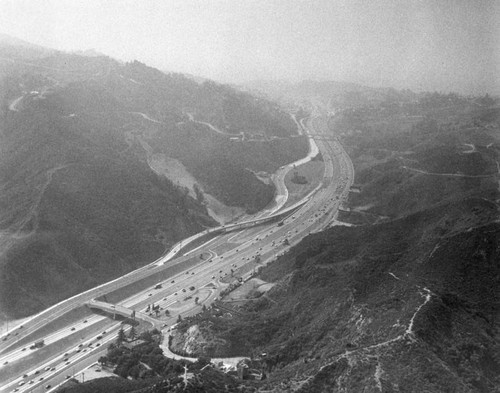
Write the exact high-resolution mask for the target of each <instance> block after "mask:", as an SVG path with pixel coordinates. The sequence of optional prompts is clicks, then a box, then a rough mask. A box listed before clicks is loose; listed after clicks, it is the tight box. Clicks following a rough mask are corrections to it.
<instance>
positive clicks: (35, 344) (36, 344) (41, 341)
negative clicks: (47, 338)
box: [30, 340, 45, 349]
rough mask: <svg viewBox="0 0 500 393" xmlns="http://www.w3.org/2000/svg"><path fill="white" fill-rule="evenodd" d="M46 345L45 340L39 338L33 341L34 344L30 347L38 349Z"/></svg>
mask: <svg viewBox="0 0 500 393" xmlns="http://www.w3.org/2000/svg"><path fill="white" fill-rule="evenodd" d="M44 345H45V342H44V341H43V340H38V341H35V342H34V343H33V345H32V346H31V347H30V349H38V348H42V347H43V346H44Z"/></svg>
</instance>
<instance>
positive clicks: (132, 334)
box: [128, 326, 137, 341]
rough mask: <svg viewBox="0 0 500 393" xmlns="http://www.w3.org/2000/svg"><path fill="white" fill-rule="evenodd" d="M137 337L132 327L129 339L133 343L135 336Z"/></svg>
mask: <svg viewBox="0 0 500 393" xmlns="http://www.w3.org/2000/svg"><path fill="white" fill-rule="evenodd" d="M136 335H137V333H136V331H135V328H134V327H133V326H132V328H131V329H130V332H128V337H129V338H130V339H131V340H132V341H133V340H134V339H135V336H136Z"/></svg>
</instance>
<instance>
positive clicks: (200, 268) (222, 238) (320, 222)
mask: <svg viewBox="0 0 500 393" xmlns="http://www.w3.org/2000/svg"><path fill="white" fill-rule="evenodd" d="M325 127H326V126H325V123H324V122H322V121H321V117H320V116H319V115H314V116H313V117H312V118H311V119H309V121H308V122H307V132H308V133H309V134H312V135H314V134H316V135H321V134H323V133H325V132H327V130H326V129H325ZM316 143H317V146H318V149H319V150H320V151H321V153H322V155H323V158H324V163H325V173H324V179H323V185H322V187H320V188H319V189H318V190H317V192H316V193H315V194H314V195H312V196H310V197H309V200H308V202H307V203H306V204H305V205H304V206H302V207H301V208H300V209H299V210H297V211H296V212H295V213H293V214H291V215H290V216H289V217H288V218H286V219H284V220H283V221H282V222H283V225H281V226H278V224H276V223H272V224H264V225H262V226H260V227H254V228H248V229H245V230H243V231H241V232H239V233H225V234H221V235H219V236H218V237H217V238H215V239H213V240H211V241H209V242H208V243H207V244H206V245H202V246H200V247H198V249H197V250H196V251H195V252H191V253H190V254H189V255H186V256H182V257H178V258H175V259H173V260H171V261H169V262H168V263H167V264H165V265H161V266H157V265H153V264H150V265H147V266H144V267H143V268H140V269H138V270H136V271H134V272H131V273H129V274H127V275H125V276H123V277H120V278H118V279H116V280H113V281H111V282H109V283H105V284H103V285H101V286H99V287H97V288H93V289H91V290H89V291H86V292H83V293H81V294H78V295H76V296H74V297H72V298H70V299H67V300H65V301H63V302H61V303H59V304H58V305H55V306H53V307H51V308H50V309H49V310H48V311H47V310H46V311H45V312H42V313H41V314H38V315H36V316H34V317H33V318H32V319H31V320H29V321H27V322H25V323H24V327H23V328H21V329H17V330H16V333H18V336H13V334H11V335H10V336H9V337H8V338H7V339H6V341H0V359H1V360H2V362H1V363H0V386H1V387H0V392H2V393H3V392H8V391H13V390H14V389H16V388H17V389H18V391H30V390H32V389H33V388H35V387H37V386H42V385H41V384H42V383H43V384H45V386H47V385H51V388H48V389H46V390H45V389H43V390H44V391H51V389H53V387H54V386H56V385H57V383H59V382H61V378H65V375H68V374H71V373H70V371H72V370H73V369H76V370H77V371H78V370H79V369H81V368H82V367H83V366H84V364H87V363H86V362H84V361H83V360H85V359H89V358H90V357H95V356H94V355H95V353H97V352H99V353H100V352H101V351H102V349H101V346H95V344H96V340H97V339H96V333H95V329H94V331H91V330H90V327H91V326H99V328H100V326H102V325H103V324H104V326H106V328H105V330H106V331H107V333H108V336H107V338H105V339H104V338H101V339H100V340H101V341H100V342H101V343H104V342H106V340H108V341H111V340H113V339H114V337H115V334H116V331H117V329H118V324H117V322H116V321H113V320H111V319H103V318H104V317H101V316H92V317H88V318H86V320H87V322H83V321H78V322H77V323H74V324H73V325H74V326H73V325H71V327H70V326H63V327H61V328H60V329H57V331H55V332H54V333H52V334H49V335H47V336H46V337H45V342H46V347H45V348H46V351H47V353H49V355H47V357H46V358H45V363H44V362H41V363H40V364H36V367H35V368H33V366H32V360H33V356H32V355H33V354H32V353H30V352H31V350H29V349H27V350H24V351H23V350H22V346H21V345H19V344H18V343H19V340H20V339H21V338H23V337H27V336H29V334H31V333H33V332H36V331H37V330H38V329H40V328H41V327H43V326H45V324H46V323H47V322H48V321H50V320H54V319H55V318H57V317H59V316H62V315H64V314H66V313H67V312H68V311H70V310H72V309H74V308H76V307H80V306H81V305H82V304H84V303H87V302H90V301H91V300H92V299H94V298H97V297H99V296H101V295H105V294H109V293H110V292H112V291H114V290H117V289H119V288H123V287H124V286H126V285H128V284H131V283H137V282H138V281H139V280H141V279H145V280H147V279H148V277H149V281H150V284H149V285H147V286H146V287H144V284H142V285H143V286H142V288H143V289H142V290H141V288H140V287H139V285H138V287H137V290H136V293H135V294H134V295H131V296H129V297H128V298H126V299H123V300H121V301H119V302H118V303H117V305H119V306H122V307H127V309H130V310H132V309H133V310H136V312H141V313H145V310H146V308H147V306H148V305H149V304H152V303H154V304H158V305H160V307H161V308H162V310H161V312H162V313H163V316H162V315H161V314H160V318H159V319H160V321H161V322H162V323H163V324H165V325H171V324H173V323H175V320H176V319H177V317H178V315H182V316H187V315H192V314H194V313H196V312H198V311H199V310H200V308H201V307H202V304H206V305H209V304H210V303H211V302H213V301H214V300H215V299H216V298H217V297H219V294H220V291H221V290H223V289H224V288H226V287H227V286H228V283H229V282H230V281H231V280H235V279H236V278H235V277H243V278H244V279H246V278H248V277H249V276H250V275H251V274H252V272H253V270H255V268H257V267H259V266H260V265H262V264H265V263H268V262H269V261H272V260H274V259H275V258H276V256H277V255H279V254H282V253H283V252H285V251H286V250H287V249H288V248H289V247H290V246H291V245H294V244H296V243H298V242H299V241H300V240H301V239H302V238H303V237H304V236H306V235H307V234H308V233H311V232H316V231H319V230H321V229H323V228H325V227H327V226H329V225H330V224H331V221H332V219H334V218H335V216H336V213H337V210H338V207H339V206H340V205H341V204H342V202H343V201H344V200H345V199H346V198H347V195H348V192H349V188H350V186H351V185H352V183H353V179H354V171H353V168H352V163H351V161H350V159H349V157H348V156H347V154H346V152H345V151H344V149H343V148H342V146H340V144H339V143H338V142H337V141H335V140H317V141H316ZM285 239H288V242H289V244H290V245H288V246H287V245H285V244H284V243H283V242H284V240H285ZM203 254H210V255H212V257H211V258H210V259H203V258H200V255H203ZM257 255H259V258H260V261H259V262H258V263H256V262H255V257H256V256H257ZM231 269H232V272H231ZM232 276H234V277H232ZM156 277H158V281H156V282H153V283H151V280H155V278H156ZM144 282H146V281H144ZM157 284H161V288H159V289H155V287H156V285H157ZM193 287H194V288H193ZM196 297H198V298H199V300H198V304H195V302H194V299H195V298H196ZM165 309H168V310H169V311H170V316H168V317H167V316H165V314H164V310H165ZM84 326H85V327H84ZM72 327H74V328H75V329H77V330H76V331H78V332H80V333H81V334H78V335H76V336H77V337H73V336H72V335H71V332H72V330H71V328H72ZM96 329H97V328H96ZM81 335H83V337H84V338H80V336H81ZM72 337H73V338H72ZM108 337H109V338H108ZM82 340H84V341H85V342H87V341H89V342H93V343H94V345H93V347H92V348H87V351H86V352H85V353H84V354H85V355H79V356H81V358H80V357H77V356H75V357H74V358H73V359H76V360H78V362H77V363H76V362H74V360H71V362H70V363H67V362H68V361H64V358H62V357H61V354H63V353H70V352H69V351H77V349H76V347H75V344H78V345H80V344H82ZM92 340H93V341H92ZM62 342H67V344H65V345H62V344H61V343H62ZM27 351H29V352H27ZM35 351H40V350H35ZM23 353H28V355H29V356H28V355H23ZM47 359H49V361H47ZM28 360H31V361H28ZM4 362H8V363H7V364H6V365H4ZM45 364H47V365H46V366H45ZM42 366H43V367H42ZM49 366H50V369H49V370H47V371H44V373H45V374H43V375H40V377H41V376H43V378H44V379H43V380H42V381H39V380H38V379H39V378H40V377H39V376H38V375H37V378H38V379H37V381H36V384H35V382H33V384H29V381H28V379H27V378H23V377H22V376H23V374H28V375H33V373H34V372H35V370H40V368H42V369H45V368H46V367H49ZM54 367H55V372H54V371H50V370H51V369H52V368H54ZM2 368H4V369H5V370H3V371H6V372H7V371H9V372H7V373H5V372H2ZM7 368H8V369H7ZM6 374H7V375H6ZM2 378H3V380H2ZM24 381H27V382H28V383H25V384H23V385H22V386H18V385H19V383H20V382H24ZM57 381H59V382H57ZM39 389H40V391H42V388H39Z"/></svg>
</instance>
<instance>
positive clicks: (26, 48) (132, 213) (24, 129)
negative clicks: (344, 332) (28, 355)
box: [0, 40, 307, 317]
mask: <svg viewBox="0 0 500 393" xmlns="http://www.w3.org/2000/svg"><path fill="white" fill-rule="evenodd" d="M21 44H22V43H21ZM0 130H1V135H0V138H1V144H0V149H1V154H0V187H2V190H3V192H2V193H1V195H0V230H1V233H2V237H1V239H0V242H1V244H2V245H3V247H2V253H1V255H0V312H3V313H5V314H6V315H8V316H13V317H21V316H26V315H29V314H31V313H33V312H35V311H38V310H40V309H42V308H45V307H47V306H49V305H50V304H52V303H54V302H55V301H57V300H60V299H62V298H65V297H67V296H70V295H72V294H75V293H78V292H80V291H81V290H83V289H85V288H89V287H91V286H94V285H96V284H98V283H101V282H103V281H104V280H108V279H111V278H113V277H117V276H119V275H122V274H124V273H126V272H128V271H130V270H132V269H134V268H137V267H139V266H141V265H143V264H144V263H146V262H151V261H153V260H154V259H156V258H157V257H158V256H160V255H161V254H162V253H163V252H165V250H167V249H168V248H169V247H170V246H171V245H172V244H174V243H175V242H176V241H178V240H180V239H182V238H184V237H187V236H189V235H191V234H193V233H195V232H198V231H200V230H202V229H203V228H205V227H207V226H212V225H216V222H215V221H214V220H213V219H212V217H211V216H210V214H209V211H207V206H208V203H209V202H210V201H213V200H216V201H218V202H217V203H219V205H220V206H223V207H224V206H228V207H229V208H233V207H234V208H238V209H240V211H242V212H245V211H247V212H253V211H257V210H259V209H261V208H263V207H264V206H266V205H267V204H268V203H270V202H271V201H272V199H273V196H274V187H273V186H272V185H270V184H266V183H263V182H262V181H261V180H259V179H258V178H257V177H256V176H255V174H254V173H255V172H257V171H264V172H273V171H274V170H276V169H277V168H279V167H280V166H281V165H284V164H285V163H288V162H291V161H293V160H296V159H298V158H301V157H302V156H304V155H305V154H306V153H307V140H306V139H305V138H299V137H296V136H297V134H296V126H295V124H294V122H293V121H292V119H291V118H290V117H289V116H288V115H287V114H286V113H284V112H283V111H282V110H281V109H280V108H279V107H278V106H277V105H276V104H274V103H272V102H270V101H266V100H262V99H255V98H254V97H252V96H250V95H249V94H246V93H241V92H238V91H236V90H234V89H231V88H229V87H227V86H222V85H218V84H216V83H214V82H205V83H203V84H201V85H200V84H198V83H196V82H194V81H192V80H190V79H188V78H186V77H184V76H182V75H179V74H170V75H167V74H164V73H162V72H160V71H158V70H156V69H154V68H151V67H148V66H146V65H145V64H142V63H139V62H132V63H127V64H122V63H120V62H118V61H115V60H113V59H111V58H109V57H107V56H101V55H99V54H97V53H93V54H92V56H87V55H79V54H75V53H64V52H58V51H51V50H45V49H43V48H42V49H40V48H38V47H36V46H31V45H24V44H22V45H17V44H16V41H15V40H14V41H12V40H10V41H9V44H8V45H4V46H2V45H1V44H0ZM168 162H176V163H177V166H178V167H179V168H184V169H183V170H184V171H185V173H184V174H183V175H182V176H188V177H189V178H190V179H191V178H193V179H194V182H195V184H196V186H197V188H196V187H193V186H192V187H191V188H186V187H187V186H186V183H185V182H184V179H183V178H180V177H176V176H178V174H175V175H172V174H169V172H168V169H169V168H168V165H166V167H165V164H164V163H168ZM196 190H197V192H195V191H196ZM207 200H209V202H207ZM0 315H1V314H0Z"/></svg>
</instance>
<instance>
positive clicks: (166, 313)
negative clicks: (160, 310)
mask: <svg viewBox="0 0 500 393" xmlns="http://www.w3.org/2000/svg"><path fill="white" fill-rule="evenodd" d="M165 316H167V317H169V316H170V310H169V309H168V308H166V309H165Z"/></svg>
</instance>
